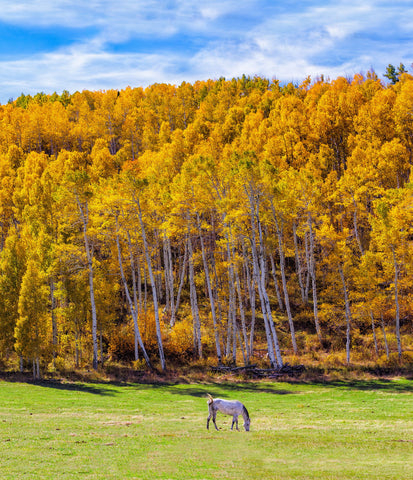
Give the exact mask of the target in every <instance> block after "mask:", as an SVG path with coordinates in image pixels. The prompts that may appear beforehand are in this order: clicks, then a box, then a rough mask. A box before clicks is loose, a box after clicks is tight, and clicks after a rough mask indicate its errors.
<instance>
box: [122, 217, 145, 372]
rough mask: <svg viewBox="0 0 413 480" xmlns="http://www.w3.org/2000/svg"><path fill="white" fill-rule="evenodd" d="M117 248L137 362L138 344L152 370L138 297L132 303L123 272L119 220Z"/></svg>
mask: <svg viewBox="0 0 413 480" xmlns="http://www.w3.org/2000/svg"><path fill="white" fill-rule="evenodd" d="M116 247H117V251H118V262H119V269H120V275H121V278H122V282H123V288H124V290H125V295H126V299H127V301H128V305H129V310H130V313H131V315H132V319H133V327H134V333H135V360H137V359H138V358H139V357H138V348H137V346H138V345H137V344H139V346H140V348H141V350H142V353H143V357H144V359H145V362H146V364H147V365H148V367H149V368H151V362H150V360H149V357H148V354H147V352H146V349H145V346H144V344H143V342H142V337H141V334H140V331H139V325H138V312H137V305H136V295H134V297H135V299H134V301H132V298H131V296H130V292H129V287H128V283H127V281H126V277H125V273H124V270H123V262H122V253H121V248H120V241H119V233H118V221H117V219H116ZM133 270H134V265H132V271H133ZM135 290H136V289H135Z"/></svg>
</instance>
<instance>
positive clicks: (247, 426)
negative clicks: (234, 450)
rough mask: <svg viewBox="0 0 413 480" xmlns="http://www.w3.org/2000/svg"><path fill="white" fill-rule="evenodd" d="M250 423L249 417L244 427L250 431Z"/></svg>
mask: <svg viewBox="0 0 413 480" xmlns="http://www.w3.org/2000/svg"><path fill="white" fill-rule="evenodd" d="M250 424H251V420H250V419H249V418H247V419H246V420H245V422H244V428H245V431H246V432H249V431H250Z"/></svg>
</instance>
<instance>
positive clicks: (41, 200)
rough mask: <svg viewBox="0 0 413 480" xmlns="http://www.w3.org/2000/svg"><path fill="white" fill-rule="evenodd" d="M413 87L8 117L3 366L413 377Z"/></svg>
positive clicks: (0, 304)
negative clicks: (310, 368)
mask: <svg viewBox="0 0 413 480" xmlns="http://www.w3.org/2000/svg"><path fill="white" fill-rule="evenodd" d="M412 163H413V77H412V76H411V75H409V74H408V73H405V72H400V75H399V76H398V77H397V79H396V81H394V82H393V83H392V84H390V85H385V84H384V83H383V82H382V81H380V80H379V79H378V78H377V76H376V75H375V74H374V73H372V72H371V73H369V74H367V76H365V77H364V76H362V75H356V76H355V77H354V78H352V79H348V78H342V77H340V78H337V79H334V80H331V81H330V80H324V79H318V80H315V81H312V80H311V79H307V80H306V81H304V82H303V83H302V84H301V85H299V86H298V85H292V84H289V85H285V86H281V85H280V84H279V82H277V81H268V80H266V79H262V78H257V77H256V78H249V77H248V78H247V77H242V78H238V79H232V80H225V79H219V80H216V81H212V80H210V81H202V82H201V81H200V82H196V83H194V84H189V83H182V84H181V85H179V86H173V85H166V84H155V85H152V86H150V87H148V88H146V89H142V88H127V89H125V90H122V91H116V90H110V91H96V92H91V91H83V92H81V93H80V92H76V93H74V94H70V93H69V92H63V93H62V94H61V95H58V94H53V95H45V94H38V95H36V96H34V97H30V96H25V95H22V96H21V97H19V98H18V99H17V100H15V101H11V102H9V103H8V104H7V105H3V106H0V228H1V230H0V235H1V236H0V251H1V253H0V366H3V367H5V366H10V365H13V362H14V364H15V365H16V366H17V365H18V364H19V362H20V364H21V366H22V367H25V368H27V367H30V368H33V369H34V372H35V375H39V374H40V371H41V370H42V369H47V368H54V369H64V368H69V366H78V367H81V366H84V365H90V366H93V367H94V368H98V365H99V363H104V362H106V361H121V362H134V367H135V368H140V367H143V366H144V365H145V364H146V365H148V366H159V367H160V368H161V369H165V368H168V364H169V363H171V362H178V361H179V362H189V361H203V360H200V359H204V360H205V359H207V360H208V361H210V362H211V363H228V362H234V363H236V362H238V363H249V362H256V361H262V362H266V363H267V365H270V366H273V367H277V366H278V367H280V366H281V365H283V363H284V362H285V361H289V362H292V361H298V362H300V361H303V359H304V358H305V357H306V358H310V357H311V358H312V359H313V360H316V361H332V359H334V361H336V362H342V363H343V364H347V363H352V362H363V361H374V362H382V363H383V362H384V363H385V362H389V361H391V358H392V356H393V358H394V359H395V361H398V362H401V361H404V362H409V361H410V362H411V363H413V360H412V357H411V356H410V355H409V352H408V350H409V349H412V348H413V331H412V326H413V303H412V297H413V282H412V280H413V248H412V246H413V245H412V243H413V184H412V178H411V168H412Z"/></svg>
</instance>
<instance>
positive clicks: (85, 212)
mask: <svg viewBox="0 0 413 480" xmlns="http://www.w3.org/2000/svg"><path fill="white" fill-rule="evenodd" d="M76 200H77V205H78V208H79V212H80V216H81V219H82V225H83V237H84V242H85V250H86V259H87V264H88V277H89V291H90V305H91V309H92V343H93V360H92V366H93V368H94V370H97V368H98V337H97V315H96V303H95V290H94V278H93V277H94V272H93V254H92V252H91V248H90V245H89V237H88V234H87V225H88V222H89V209H88V204H87V203H83V204H82V202H80V200H79V198H78V197H76Z"/></svg>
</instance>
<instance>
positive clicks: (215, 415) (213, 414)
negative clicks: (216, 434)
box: [212, 410, 218, 430]
mask: <svg viewBox="0 0 413 480" xmlns="http://www.w3.org/2000/svg"><path fill="white" fill-rule="evenodd" d="M216 418H217V412H216V411H215V410H214V412H213V413H212V421H213V422H214V425H215V429H216V430H218V427H217V424H216V422H215V419H216Z"/></svg>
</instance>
